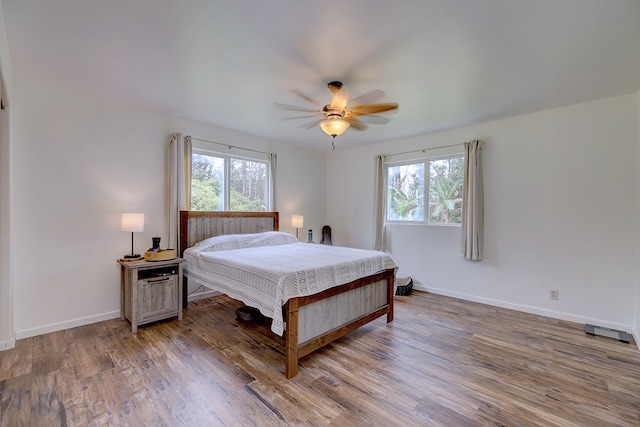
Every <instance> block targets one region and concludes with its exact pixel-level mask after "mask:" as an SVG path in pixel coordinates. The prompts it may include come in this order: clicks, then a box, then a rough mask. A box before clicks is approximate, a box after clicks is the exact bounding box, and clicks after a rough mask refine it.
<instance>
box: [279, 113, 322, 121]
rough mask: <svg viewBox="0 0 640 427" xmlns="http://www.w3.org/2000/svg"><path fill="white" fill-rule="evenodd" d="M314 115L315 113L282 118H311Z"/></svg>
mask: <svg viewBox="0 0 640 427" xmlns="http://www.w3.org/2000/svg"><path fill="white" fill-rule="evenodd" d="M313 116H315V114H305V115H304V116H294V117H283V118H282V120H296V119H309V118H311V117H313Z"/></svg>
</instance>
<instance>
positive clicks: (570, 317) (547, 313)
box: [413, 281, 637, 336]
mask: <svg viewBox="0 0 640 427" xmlns="http://www.w3.org/2000/svg"><path fill="white" fill-rule="evenodd" d="M413 288H414V289H416V290H419V291H425V292H431V293H434V294H438V295H444V296H447V297H452V298H458V299H461V300H465V301H473V302H477V303H480V304H487V305H492V306H495V307H502V308H508V309H510V310H517V311H522V312H524V313H530V314H536V315H538V316H544V317H550V318H552V319H558V320H566V321H567V322H574V323H581V324H591V325H598V326H603V327H605V328H611V329H617V330H621V331H625V332H627V333H628V332H631V325H624V324H622V323H616V322H609V321H607V320H603V319H596V318H591V317H586V316H581V315H577V314H572V313H564V312H561V311H554V310H547V309H544V308H539V307H532V306H529V305H522V304H514V303H510V302H506V301H500V300H494V299H491V298H483V297H478V296H475V295H469V294H464V293H460V292H452V291H448V290H445V289H437V288H429V287H426V286H423V285H420V284H416V283H415V281H414V286H413ZM634 336H637V335H634Z"/></svg>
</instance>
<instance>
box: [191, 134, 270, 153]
mask: <svg viewBox="0 0 640 427" xmlns="http://www.w3.org/2000/svg"><path fill="white" fill-rule="evenodd" d="M191 139H195V140H196V141H201V142H208V143H211V144H218V145H222V146H223V147H227V148H229V150H231V149H232V148H237V149H238V150H245V151H252V152H254V153H260V154H266V155H271V154H272V153H266V152H264V151H260V150H254V149H252V148H244V147H238V146H237V145H229V144H223V143H222V142H217V141H209V140H208V139H201V138H196V137H194V136H192V137H191Z"/></svg>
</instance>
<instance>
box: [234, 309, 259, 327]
mask: <svg viewBox="0 0 640 427" xmlns="http://www.w3.org/2000/svg"><path fill="white" fill-rule="evenodd" d="M236 316H237V317H238V319H240V320H243V321H245V322H255V323H262V322H264V316H263V315H262V313H260V310H258V309H257V308H254V307H249V306H247V305H245V306H243V307H239V308H238V309H237V310H236Z"/></svg>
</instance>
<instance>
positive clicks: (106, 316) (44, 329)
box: [0, 289, 220, 351]
mask: <svg viewBox="0 0 640 427" xmlns="http://www.w3.org/2000/svg"><path fill="white" fill-rule="evenodd" d="M215 295H220V292H218V291H213V290H209V289H208V290H206V291H203V292H198V293H194V294H192V295H189V297H188V300H189V301H195V300H199V299H202V298H209V297H212V296H215ZM119 317H120V310H118V311H111V312H107V313H103V314H98V315H95V316H88V317H83V318H80V319H73V320H69V321H66V322H60V323H52V324H49V325H45V326H39V327H37V328H32V329H23V330H21V331H17V332H16V338H15V339H22V338H30V337H35V336H38V335H42V334H48V333H49V332H57V331H62V330H65V329H70V328H76V327H78V326H84V325H89V324H91V323H97V322H102V321H103V320H111V319H117V318H119ZM15 339H14V340H10V341H6V342H0V351H1V350H3V345H5V346H6V349H9V348H13V347H14V346H15ZM5 343H6V344H5Z"/></svg>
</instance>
